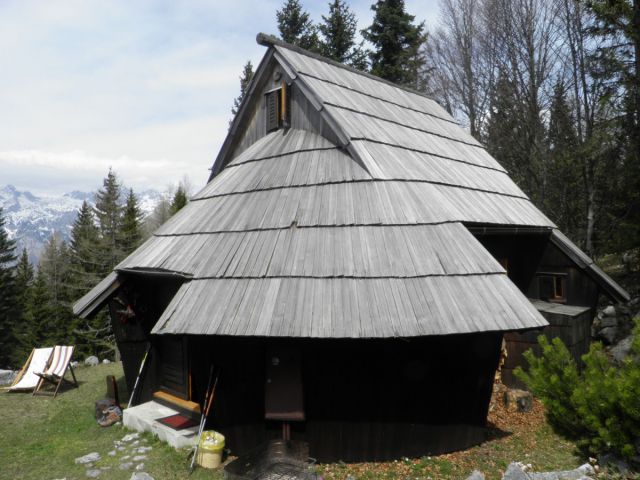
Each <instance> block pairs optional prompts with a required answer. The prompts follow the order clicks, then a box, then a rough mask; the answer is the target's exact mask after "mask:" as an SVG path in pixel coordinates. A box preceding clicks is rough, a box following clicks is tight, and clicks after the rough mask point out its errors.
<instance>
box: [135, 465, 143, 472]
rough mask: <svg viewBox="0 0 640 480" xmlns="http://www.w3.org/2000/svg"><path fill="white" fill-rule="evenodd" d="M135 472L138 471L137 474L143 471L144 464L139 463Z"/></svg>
mask: <svg viewBox="0 0 640 480" xmlns="http://www.w3.org/2000/svg"><path fill="white" fill-rule="evenodd" d="M136 470H137V471H139V472H140V471H142V470H144V463H140V464H138V465H136Z"/></svg>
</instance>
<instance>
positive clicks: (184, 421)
mask: <svg viewBox="0 0 640 480" xmlns="http://www.w3.org/2000/svg"><path fill="white" fill-rule="evenodd" d="M156 421H157V422H160V423H162V424H163V425H166V426H167V427H171V428H173V429H174V430H182V429H183V428H189V427H195V426H196V425H198V422H196V421H195V420H193V419H191V418H189V417H185V416H184V415H181V414H179V413H177V414H175V415H169V416H168V417H163V418H158V419H156Z"/></svg>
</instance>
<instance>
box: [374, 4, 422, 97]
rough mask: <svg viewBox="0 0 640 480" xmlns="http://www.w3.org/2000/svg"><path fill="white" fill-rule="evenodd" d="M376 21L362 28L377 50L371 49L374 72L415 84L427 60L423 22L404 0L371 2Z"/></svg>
mask: <svg viewBox="0 0 640 480" xmlns="http://www.w3.org/2000/svg"><path fill="white" fill-rule="evenodd" d="M371 9H372V10H373V11H374V12H375V16H374V18H373V23H372V24H371V26H369V27H368V28H367V29H366V30H363V31H362V35H363V37H364V38H365V39H366V40H368V41H369V42H371V43H372V44H373V46H374V50H373V51H371V52H370V53H369V60H370V62H371V73H372V74H374V75H377V76H379V77H381V78H384V79H386V80H389V81H391V82H394V83H398V84H400V85H407V86H415V85H416V84H417V81H418V73H419V71H420V68H421V67H422V65H423V63H424V61H423V58H422V54H421V52H420V48H421V47H422V46H423V45H424V43H425V41H426V34H425V33H424V22H422V23H419V24H418V25H415V24H414V23H413V22H414V20H415V16H413V15H409V14H408V13H407V12H406V10H405V5H404V0H378V1H377V2H376V4H375V5H372V6H371Z"/></svg>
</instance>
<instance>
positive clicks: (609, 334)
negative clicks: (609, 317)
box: [598, 327, 618, 345]
mask: <svg viewBox="0 0 640 480" xmlns="http://www.w3.org/2000/svg"><path fill="white" fill-rule="evenodd" d="M617 336H618V327H604V328H601V329H600V330H599V331H598V338H601V339H602V340H603V341H604V342H605V343H606V344H607V345H611V344H612V343H613V342H615V340H616V337H617Z"/></svg>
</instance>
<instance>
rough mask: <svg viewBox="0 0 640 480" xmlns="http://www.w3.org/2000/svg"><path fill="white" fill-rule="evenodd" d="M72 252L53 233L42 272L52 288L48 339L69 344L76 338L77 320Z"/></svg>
mask: <svg viewBox="0 0 640 480" xmlns="http://www.w3.org/2000/svg"><path fill="white" fill-rule="evenodd" d="M69 264H70V252H69V248H68V247H67V244H66V243H65V242H64V241H61V240H60V237H59V236H58V234H53V235H52V236H51V237H50V238H49V240H48V242H47V243H46V245H45V248H44V252H43V255H42V258H41V259H40V266H39V268H38V273H41V274H42V276H43V277H44V279H45V281H46V284H47V287H48V289H49V294H50V301H49V315H50V318H49V320H48V321H47V322H46V323H47V325H48V332H47V337H48V338H49V339H50V340H51V341H53V342H57V343H60V342H65V341H66V342H68V341H71V340H72V339H73V337H74V330H75V327H76V321H75V319H74V317H73V312H72V310H71V305H72V302H73V300H74V298H72V289H71V288H70V286H71V271H70V269H69Z"/></svg>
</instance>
